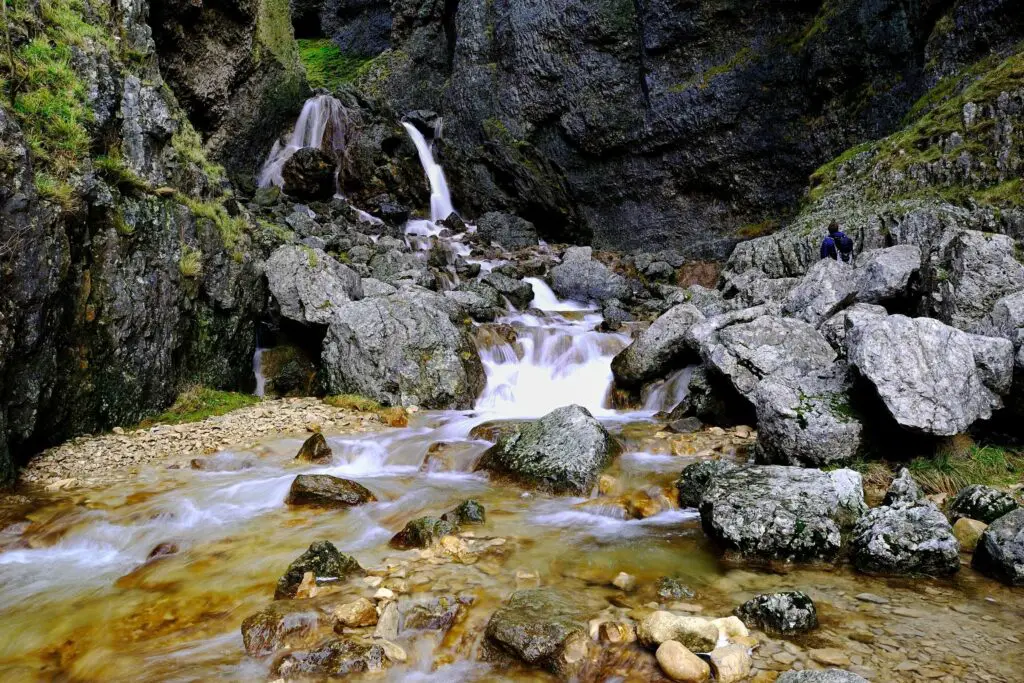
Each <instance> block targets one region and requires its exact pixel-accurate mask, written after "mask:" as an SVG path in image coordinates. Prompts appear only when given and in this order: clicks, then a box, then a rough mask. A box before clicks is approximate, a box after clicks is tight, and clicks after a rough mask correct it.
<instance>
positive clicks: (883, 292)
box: [857, 244, 921, 304]
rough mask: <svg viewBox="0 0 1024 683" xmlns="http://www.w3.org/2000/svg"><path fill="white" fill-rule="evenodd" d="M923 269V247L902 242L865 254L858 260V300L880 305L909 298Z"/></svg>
mask: <svg viewBox="0 0 1024 683" xmlns="http://www.w3.org/2000/svg"><path fill="white" fill-rule="evenodd" d="M920 269H921V248H920V247H918V246H915V245H913V244H899V245H896V246H895V247H888V248H886V249H875V250H872V251H869V252H866V253H864V254H862V255H861V257H860V259H859V262H858V263H857V301H861V302H864V303H870V304H878V303H882V302H888V301H893V300H896V301H899V300H905V299H907V298H909V297H910V296H911V295H912V293H913V288H914V285H915V283H916V280H917V275H918V271H920Z"/></svg>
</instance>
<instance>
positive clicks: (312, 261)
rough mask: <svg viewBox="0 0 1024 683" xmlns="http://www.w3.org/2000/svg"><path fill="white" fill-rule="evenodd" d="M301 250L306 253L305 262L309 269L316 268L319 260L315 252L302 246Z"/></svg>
mask: <svg viewBox="0 0 1024 683" xmlns="http://www.w3.org/2000/svg"><path fill="white" fill-rule="evenodd" d="M302 249H303V250H304V251H305V252H306V262H307V263H309V267H310V268H316V267H317V265H319V263H320V258H319V257H318V256H317V255H316V252H315V251H313V249H311V248H310V247H305V246H304V247H302ZM328 305H330V302H328Z"/></svg>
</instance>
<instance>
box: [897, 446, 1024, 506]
mask: <svg viewBox="0 0 1024 683" xmlns="http://www.w3.org/2000/svg"><path fill="white" fill-rule="evenodd" d="M908 468H909V469H910V472H911V474H912V475H913V476H914V479H915V480H916V481H917V483H918V484H919V485H920V486H921V488H922V489H924V491H925V492H926V493H949V494H951V495H952V494H955V493H956V492H957V491H959V490H960V489H962V488H964V487H965V486H970V485H971V484H988V485H992V486H1005V485H1008V484H1015V483H1019V482H1020V481H1021V477H1022V476H1024V454H1022V453H1020V452H1017V451H1013V450H1009V449H1006V448H1001V447H999V446H978V445H976V444H970V445H969V446H967V447H966V448H965V449H963V450H956V449H954V448H944V449H940V450H939V452H938V453H936V454H935V457H933V458H915V459H914V460H912V461H911V462H910V464H909V465H908Z"/></svg>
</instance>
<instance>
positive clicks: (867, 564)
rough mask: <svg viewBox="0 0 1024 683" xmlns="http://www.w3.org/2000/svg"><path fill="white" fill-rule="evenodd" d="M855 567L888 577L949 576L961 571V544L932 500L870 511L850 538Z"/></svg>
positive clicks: (862, 518)
mask: <svg viewBox="0 0 1024 683" xmlns="http://www.w3.org/2000/svg"><path fill="white" fill-rule="evenodd" d="M850 559H851V561H852V562H853V566H854V567H856V568H857V569H858V570H860V571H862V572H865V573H868V574H880V575H885V576H903V575H918V574H920V575H926V576H947V575H949V574H955V573H956V572H958V571H959V570H960V543H959V542H958V541H957V540H956V537H955V536H954V535H953V529H952V527H950V525H949V521H948V520H947V519H946V517H945V515H943V514H942V512H940V511H939V509H938V508H937V507H935V505H934V503H932V502H931V501H927V500H923V501H911V502H905V503H896V504H894V505H887V506H883V507H878V508H874V509H872V510H868V512H867V514H865V515H864V516H863V517H861V518H860V521H858V522H857V525H856V526H855V527H854V529H853V535H852V537H851V538H850Z"/></svg>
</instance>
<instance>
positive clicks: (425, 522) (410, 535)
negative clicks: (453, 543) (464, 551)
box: [389, 517, 458, 550]
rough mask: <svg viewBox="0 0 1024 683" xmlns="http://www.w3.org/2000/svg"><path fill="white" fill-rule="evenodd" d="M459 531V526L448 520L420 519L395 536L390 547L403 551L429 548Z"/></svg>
mask: <svg viewBox="0 0 1024 683" xmlns="http://www.w3.org/2000/svg"><path fill="white" fill-rule="evenodd" d="M457 531H458V526H457V525H456V524H453V523H452V522H450V521H448V520H445V519H438V518H437V517H419V518H417V519H414V520H412V521H411V522H409V523H408V524H406V525H405V528H404V529H402V530H401V531H399V532H398V533H397V534H395V535H394V536H393V537H392V538H391V541H390V542H389V545H390V546H391V547H392V548H399V549H402V550H407V549H409V548H427V547H429V546H431V545H433V544H434V543H436V542H438V541H440V540H441V537H442V536H448V535H450V534H454V533H455V532H457Z"/></svg>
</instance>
